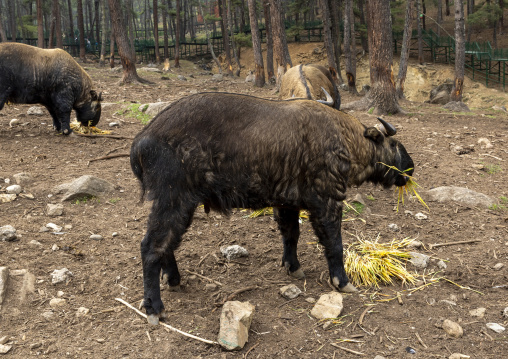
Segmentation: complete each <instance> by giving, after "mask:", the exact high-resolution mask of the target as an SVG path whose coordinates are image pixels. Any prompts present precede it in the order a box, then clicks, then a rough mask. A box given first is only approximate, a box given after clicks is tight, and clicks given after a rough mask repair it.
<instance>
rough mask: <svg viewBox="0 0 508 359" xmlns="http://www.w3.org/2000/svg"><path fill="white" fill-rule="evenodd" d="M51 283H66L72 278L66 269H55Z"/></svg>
mask: <svg viewBox="0 0 508 359" xmlns="http://www.w3.org/2000/svg"><path fill="white" fill-rule="evenodd" d="M50 275H51V283H53V284H58V283H63V282H65V283H67V282H68V281H69V280H70V279H71V277H72V276H73V274H72V272H71V271H70V270H68V269H67V268H62V269H55V270H54V271H53V272H52V273H51V274H50Z"/></svg>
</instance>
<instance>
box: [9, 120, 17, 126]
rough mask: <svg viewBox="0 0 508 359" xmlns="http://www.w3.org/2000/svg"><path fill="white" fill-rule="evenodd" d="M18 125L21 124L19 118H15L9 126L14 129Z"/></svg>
mask: <svg viewBox="0 0 508 359" xmlns="http://www.w3.org/2000/svg"><path fill="white" fill-rule="evenodd" d="M18 124H19V119H17V118H13V119H12V120H10V121H9V126H11V127H14V126H16V125H18Z"/></svg>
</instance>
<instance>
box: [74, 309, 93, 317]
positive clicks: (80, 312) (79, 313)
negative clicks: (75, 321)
mask: <svg viewBox="0 0 508 359" xmlns="http://www.w3.org/2000/svg"><path fill="white" fill-rule="evenodd" d="M89 312H90V309H88V308H85V307H79V308H78V310H77V311H76V317H77V318H80V317H84V316H86V315H87V314H88V313H89Z"/></svg>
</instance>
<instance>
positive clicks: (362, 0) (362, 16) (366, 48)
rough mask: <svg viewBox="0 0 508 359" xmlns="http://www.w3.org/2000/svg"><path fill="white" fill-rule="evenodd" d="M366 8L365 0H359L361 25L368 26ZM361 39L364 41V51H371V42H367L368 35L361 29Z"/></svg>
mask: <svg viewBox="0 0 508 359" xmlns="http://www.w3.org/2000/svg"><path fill="white" fill-rule="evenodd" d="M364 8H365V0H358V10H359V13H360V25H362V26H364V27H365V28H367V24H366V23H365V11H364ZM353 20H354V19H353ZM360 41H361V43H362V49H363V52H364V53H366V52H367V51H369V44H368V42H367V37H366V36H365V33H364V32H363V31H360Z"/></svg>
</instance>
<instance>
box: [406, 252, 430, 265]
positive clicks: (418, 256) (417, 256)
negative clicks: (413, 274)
mask: <svg viewBox="0 0 508 359" xmlns="http://www.w3.org/2000/svg"><path fill="white" fill-rule="evenodd" d="M409 254H410V255H411V259H410V260H409V262H411V264H412V265H414V266H415V267H416V268H418V269H425V268H427V266H428V265H429V260H430V257H429V256H428V255H426V254H422V253H418V252H409Z"/></svg>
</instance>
